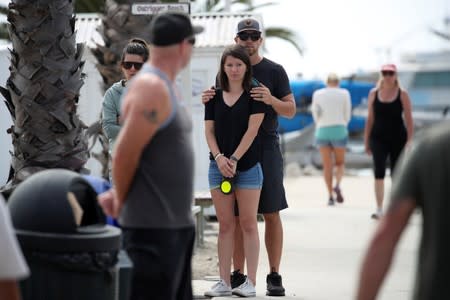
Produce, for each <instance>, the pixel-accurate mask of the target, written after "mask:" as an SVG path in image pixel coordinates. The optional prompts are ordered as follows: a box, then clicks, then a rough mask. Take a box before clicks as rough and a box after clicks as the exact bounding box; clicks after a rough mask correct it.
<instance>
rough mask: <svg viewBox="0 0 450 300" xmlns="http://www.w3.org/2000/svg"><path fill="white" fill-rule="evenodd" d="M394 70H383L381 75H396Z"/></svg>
mask: <svg viewBox="0 0 450 300" xmlns="http://www.w3.org/2000/svg"><path fill="white" fill-rule="evenodd" d="M394 74H395V72H394V71H381V75H383V76H394Z"/></svg>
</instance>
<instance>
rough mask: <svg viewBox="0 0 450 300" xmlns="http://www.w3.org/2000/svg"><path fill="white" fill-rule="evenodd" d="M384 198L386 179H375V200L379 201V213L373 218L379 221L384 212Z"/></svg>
mask: <svg viewBox="0 0 450 300" xmlns="http://www.w3.org/2000/svg"><path fill="white" fill-rule="evenodd" d="M383 198H384V179H375V200H376V201H377V212H376V213H375V214H373V215H372V218H375V219H378V218H379V217H380V216H381V214H382V211H383Z"/></svg>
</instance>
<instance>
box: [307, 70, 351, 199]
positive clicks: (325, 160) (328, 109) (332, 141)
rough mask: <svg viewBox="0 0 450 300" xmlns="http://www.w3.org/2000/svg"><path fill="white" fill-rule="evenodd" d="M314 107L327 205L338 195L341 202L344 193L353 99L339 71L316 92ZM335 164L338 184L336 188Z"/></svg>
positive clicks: (316, 134) (316, 136)
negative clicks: (340, 86) (345, 87)
mask: <svg viewBox="0 0 450 300" xmlns="http://www.w3.org/2000/svg"><path fill="white" fill-rule="evenodd" d="M311 110H312V114H313V118H314V122H315V123H316V132H315V139H316V145H317V147H319V151H320V155H321V157H322V166H323V177H324V180H325V184H326V186H327V190H328V205H334V202H335V199H336V201H337V202H339V203H342V202H344V197H343V196H342V192H341V188H340V183H341V180H342V176H343V175H344V163H345V151H346V145H347V139H348V130H347V124H348V122H349V120H350V116H351V100H350V93H349V92H348V91H347V90H345V89H342V88H339V78H338V77H337V75H336V74H333V73H332V74H330V75H328V78H327V86H326V87H325V88H323V89H320V90H317V91H315V92H314V94H313V100H312V107H311ZM334 165H335V167H336V171H335V177H336V184H335V186H334V188H333V169H334ZM333 192H334V193H335V197H334V195H333Z"/></svg>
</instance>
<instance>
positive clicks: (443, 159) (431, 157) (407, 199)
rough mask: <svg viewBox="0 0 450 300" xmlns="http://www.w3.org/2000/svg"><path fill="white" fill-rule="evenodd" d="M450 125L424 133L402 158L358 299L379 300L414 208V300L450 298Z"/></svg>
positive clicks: (359, 289) (363, 272)
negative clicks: (418, 216) (417, 230)
mask: <svg viewBox="0 0 450 300" xmlns="http://www.w3.org/2000/svg"><path fill="white" fill-rule="evenodd" d="M449 200H450V122H444V123H442V124H439V125H437V126H435V127H434V128H431V129H429V130H427V131H425V132H423V133H422V134H421V135H420V137H419V138H418V139H417V141H416V142H414V143H413V145H412V147H411V149H407V150H406V152H405V153H403V157H402V159H401V161H400V165H399V166H398V169H396V177H395V178H394V181H393V184H392V189H391V204H390V207H389V209H388V211H387V213H386V215H385V216H383V218H382V219H381V221H380V224H379V226H378V229H377V231H376V232H375V236H374V237H373V239H372V242H371V243H370V246H369V249H368V251H367V254H366V256H365V259H364V261H363V265H362V270H361V276H360V282H359V288H358V294H357V299H359V300H368V299H375V298H376V297H377V294H378V291H379V289H380V286H381V284H382V282H383V279H384V277H385V276H386V273H387V272H388V269H389V267H390V264H391V261H392V257H393V254H394V250H395V246H396V245H397V243H398V241H399V239H400V236H401V234H402V232H403V231H404V229H405V228H406V225H407V223H408V220H409V218H410V216H411V215H412V213H413V212H414V210H415V208H416V207H418V208H420V210H421V211H422V217H423V222H422V239H421V242H420V252H419V261H418V266H417V274H416V284H415V285H414V288H415V291H414V298H413V299H416V300H419V299H420V300H428V299H430V300H431V299H450V285H449V284H448V283H449V282H448V281H449V278H450V239H449V237H450V218H449V216H450V201H449Z"/></svg>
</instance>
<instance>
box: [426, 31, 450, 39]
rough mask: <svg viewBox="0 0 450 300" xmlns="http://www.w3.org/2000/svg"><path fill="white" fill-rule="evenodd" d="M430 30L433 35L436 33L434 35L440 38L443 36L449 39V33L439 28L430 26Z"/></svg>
mask: <svg viewBox="0 0 450 300" xmlns="http://www.w3.org/2000/svg"><path fill="white" fill-rule="evenodd" d="M430 31H431V32H432V33H433V34H434V35H436V36H438V37H440V38H443V39H444V40H447V41H450V34H449V33H445V32H443V31H439V30H437V29H434V28H430Z"/></svg>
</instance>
